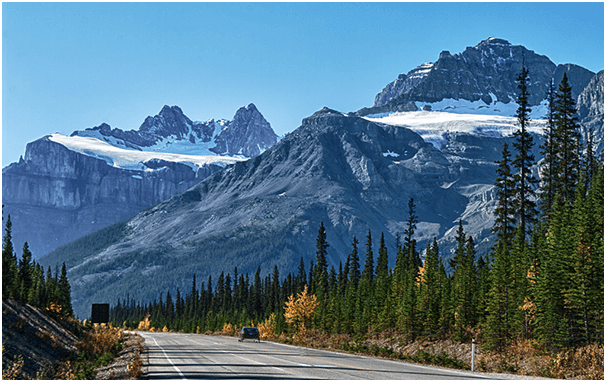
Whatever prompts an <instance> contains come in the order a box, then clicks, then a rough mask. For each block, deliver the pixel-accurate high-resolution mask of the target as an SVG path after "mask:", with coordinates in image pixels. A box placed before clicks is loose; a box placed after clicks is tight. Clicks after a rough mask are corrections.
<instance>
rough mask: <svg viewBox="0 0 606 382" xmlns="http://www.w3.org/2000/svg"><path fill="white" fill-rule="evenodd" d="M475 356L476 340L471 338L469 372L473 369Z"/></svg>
mask: <svg viewBox="0 0 606 382" xmlns="http://www.w3.org/2000/svg"><path fill="white" fill-rule="evenodd" d="M475 358H476V340H475V338H474V339H472V340H471V372H472V373H473V372H474V371H475Z"/></svg>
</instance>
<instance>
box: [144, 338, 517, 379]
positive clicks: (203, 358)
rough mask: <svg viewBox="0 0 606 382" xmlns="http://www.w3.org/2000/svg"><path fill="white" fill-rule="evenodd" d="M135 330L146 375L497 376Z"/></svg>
mask: <svg viewBox="0 0 606 382" xmlns="http://www.w3.org/2000/svg"><path fill="white" fill-rule="evenodd" d="M138 333H139V334H140V335H141V336H142V337H143V338H144V339H145V345H146V353H147V357H148V365H147V373H146V375H145V377H146V378H147V379H280V380H288V379H297V380H301V379H337V380H347V379H379V380H387V379H432V380H436V379H485V378H490V379H494V378H495V374H490V375H485V374H481V373H471V372H468V371H459V370H451V369H446V368H440V367H431V366H424V365H418V364H414V363H408V362H402V361H393V360H386V359H380V358H373V357H364V356H358V355H351V354H347V353H338V352H332V351H326V350H316V349H307V348H302V347H297V346H291V345H284V344H278V343H273V342H264V341H261V343H257V342H252V341H250V340H246V341H244V342H238V340H237V338H235V337H216V336H205V335H201V334H181V333H149V332H138ZM498 377H502V378H508V377H509V376H506V375H498Z"/></svg>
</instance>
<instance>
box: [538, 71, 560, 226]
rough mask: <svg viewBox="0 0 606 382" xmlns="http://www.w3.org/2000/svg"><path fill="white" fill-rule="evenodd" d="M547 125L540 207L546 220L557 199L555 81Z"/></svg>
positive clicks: (552, 86) (550, 95)
mask: <svg viewBox="0 0 606 382" xmlns="http://www.w3.org/2000/svg"><path fill="white" fill-rule="evenodd" d="M547 101H548V104H547V116H546V117H547V125H546V126H545V128H544V129H543V135H544V136H545V143H544V144H543V145H541V154H542V155H543V158H544V163H543V166H542V168H541V170H540V173H541V178H542V179H541V187H540V198H541V199H540V200H541V202H540V207H541V212H542V216H543V217H544V219H545V220H547V217H548V216H549V212H550V211H551V207H552V205H553V201H554V198H555V193H556V189H555V185H556V184H555V176H556V174H555V171H556V169H557V162H556V160H557V157H556V142H557V136H556V126H555V88H554V85H553V79H552V80H551V81H550V82H549V90H548V92H547Z"/></svg>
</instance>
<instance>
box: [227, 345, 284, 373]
mask: <svg viewBox="0 0 606 382" xmlns="http://www.w3.org/2000/svg"><path fill="white" fill-rule="evenodd" d="M223 351H224V350H223ZM226 353H227V352H226ZM232 355H233V356H234V357H238V358H241V359H243V360H245V361H248V362H254V363H256V364H258V365H263V366H267V364H266V363H263V362H259V361H255V360H253V359H248V358H244V357H240V356H239V355H237V354H232ZM269 367H271V368H272V369H276V370H280V371H281V372H284V373H286V370H284V369H280V368H279V367H275V366H269Z"/></svg>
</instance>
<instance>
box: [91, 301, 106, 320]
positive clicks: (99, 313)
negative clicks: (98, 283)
mask: <svg viewBox="0 0 606 382" xmlns="http://www.w3.org/2000/svg"><path fill="white" fill-rule="evenodd" d="M92 316H93V324H105V323H108V322H109V304H93V314H92Z"/></svg>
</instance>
